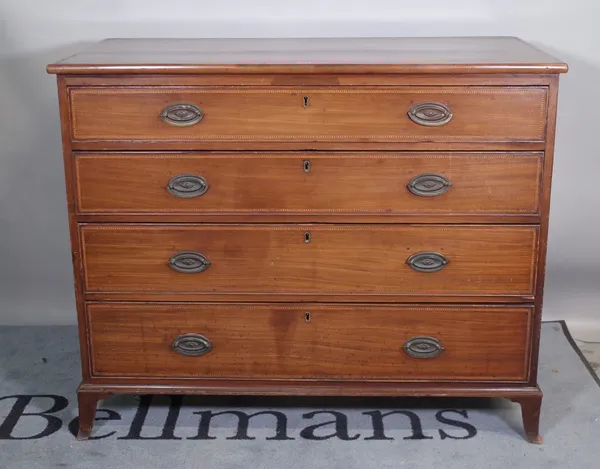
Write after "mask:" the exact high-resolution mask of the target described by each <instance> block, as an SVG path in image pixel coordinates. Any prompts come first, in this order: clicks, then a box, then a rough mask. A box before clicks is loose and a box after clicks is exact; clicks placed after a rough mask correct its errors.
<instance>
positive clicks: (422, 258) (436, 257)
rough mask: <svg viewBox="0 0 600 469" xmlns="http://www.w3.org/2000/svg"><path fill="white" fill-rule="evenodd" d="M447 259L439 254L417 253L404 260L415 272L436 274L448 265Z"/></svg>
mask: <svg viewBox="0 0 600 469" xmlns="http://www.w3.org/2000/svg"><path fill="white" fill-rule="evenodd" d="M448 262H449V261H448V259H447V258H446V257H445V256H444V255H443V254H440V253H439V252H430V251H425V252H417V253H415V254H413V255H411V256H410V257H409V258H408V259H406V263H407V264H408V266H409V267H410V268H411V269H413V270H416V271H417V272H425V273H429V272H437V271H439V270H442V269H443V268H444V267H446V265H448Z"/></svg>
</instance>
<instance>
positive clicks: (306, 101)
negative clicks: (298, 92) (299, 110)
mask: <svg viewBox="0 0 600 469" xmlns="http://www.w3.org/2000/svg"><path fill="white" fill-rule="evenodd" d="M302 105H303V106H304V107H308V106H310V98H309V97H308V96H304V98H302Z"/></svg>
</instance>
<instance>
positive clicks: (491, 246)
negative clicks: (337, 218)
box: [81, 224, 538, 296]
mask: <svg viewBox="0 0 600 469" xmlns="http://www.w3.org/2000/svg"><path fill="white" fill-rule="evenodd" d="M81 240H82V250H83V264H84V265H83V267H84V273H85V289H86V291H87V292H113V293H115V292H117V293H119V292H122V293H139V294H145V293H258V294H261V293H262V294H273V295H276V294H286V293H295V294H298V293H307V294H325V295H327V294H330V295H333V294H338V295H339V294H341V295H356V294H392V295H394V294H398V295H407V294H426V295H458V296H460V295H532V294H533V289H534V282H535V274H536V260H537V255H536V252H537V242H538V228H537V227H536V226H493V225H487V226H460V225H455V226H443V225H433V226H432V225H393V226H383V225H328V226H325V225H308V224H307V225H91V224H90V225H81Z"/></svg>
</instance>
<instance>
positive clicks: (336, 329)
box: [87, 303, 532, 381]
mask: <svg viewBox="0 0 600 469" xmlns="http://www.w3.org/2000/svg"><path fill="white" fill-rule="evenodd" d="M87 321H88V331H89V340H90V348H91V359H92V373H93V375H95V376H114V377H116V376H132V377H135V376H138V377H165V378H177V377H181V378H189V377H194V378H236V379H244V378H251V379H311V378H313V379H339V380H352V379H362V380H405V381H419V380H440V381H443V380H481V381H525V380H526V379H527V374H528V363H529V355H530V353H529V352H530V345H529V344H530V329H531V323H532V309H531V308H529V307H518V308H506V307H408V306H403V305H398V306H394V307H377V306H354V305H344V306H323V305H320V306H317V305H311V304H307V305H292V306H290V305H277V304H276V305H228V304H219V305H217V304H206V303H205V304H196V305H193V304H187V305H183V304H175V305H160V304H151V305H147V304H146V305H145V304H136V305H133V304H119V303H113V304H110V303H102V304H88V306H87Z"/></svg>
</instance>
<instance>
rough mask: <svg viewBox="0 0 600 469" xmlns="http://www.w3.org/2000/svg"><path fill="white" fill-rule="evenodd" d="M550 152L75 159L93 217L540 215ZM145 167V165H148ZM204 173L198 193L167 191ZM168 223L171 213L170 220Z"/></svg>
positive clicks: (84, 202)
mask: <svg viewBox="0 0 600 469" xmlns="http://www.w3.org/2000/svg"><path fill="white" fill-rule="evenodd" d="M542 162H543V158H542V154H541V153H524V152H523V153H438V152H430V153H408V152H404V153H392V152H390V153H368V154H364V153H334V152H327V153H312V152H311V153H308V152H299V153H251V152H245V153H187V154H180V153H158V154H157V153H133V154H132V153H100V154H98V153H85V154H78V155H77V156H76V158H75V171H76V184H77V195H78V196H77V206H78V212H79V213H84V214H93V213H99V214H106V213H112V214H132V215H135V214H152V213H159V214H161V213H162V214H191V215H196V214H203V213H211V214H213V213H214V214H239V215H257V214H261V215H262V214H273V215H276V214H287V215H301V216H306V215H309V214H320V215H341V214H373V215H377V214H379V215H394V214H414V215H417V214H429V215H460V214H497V215H502V214H536V213H538V204H539V196H540V178H541V167H542ZM142 167H143V171H140V168H142ZM186 174H191V175H195V176H197V177H202V178H204V180H205V181H206V183H207V184H208V190H207V192H206V193H204V194H203V195H201V196H198V197H195V198H178V197H176V196H174V195H172V194H171V193H169V192H168V191H167V189H166V188H167V186H168V184H169V182H170V181H171V179H172V178H175V177H177V176H178V175H186ZM424 174H436V175H440V176H443V177H444V178H446V179H447V180H448V181H449V183H450V184H451V186H450V187H449V189H448V191H447V192H446V193H445V194H442V195H439V196H434V197H430V196H419V195H415V194H413V193H411V192H410V191H409V190H408V188H407V185H408V184H409V183H410V182H411V180H412V179H413V178H415V177H417V176H420V175H424ZM165 221H168V217H165Z"/></svg>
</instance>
